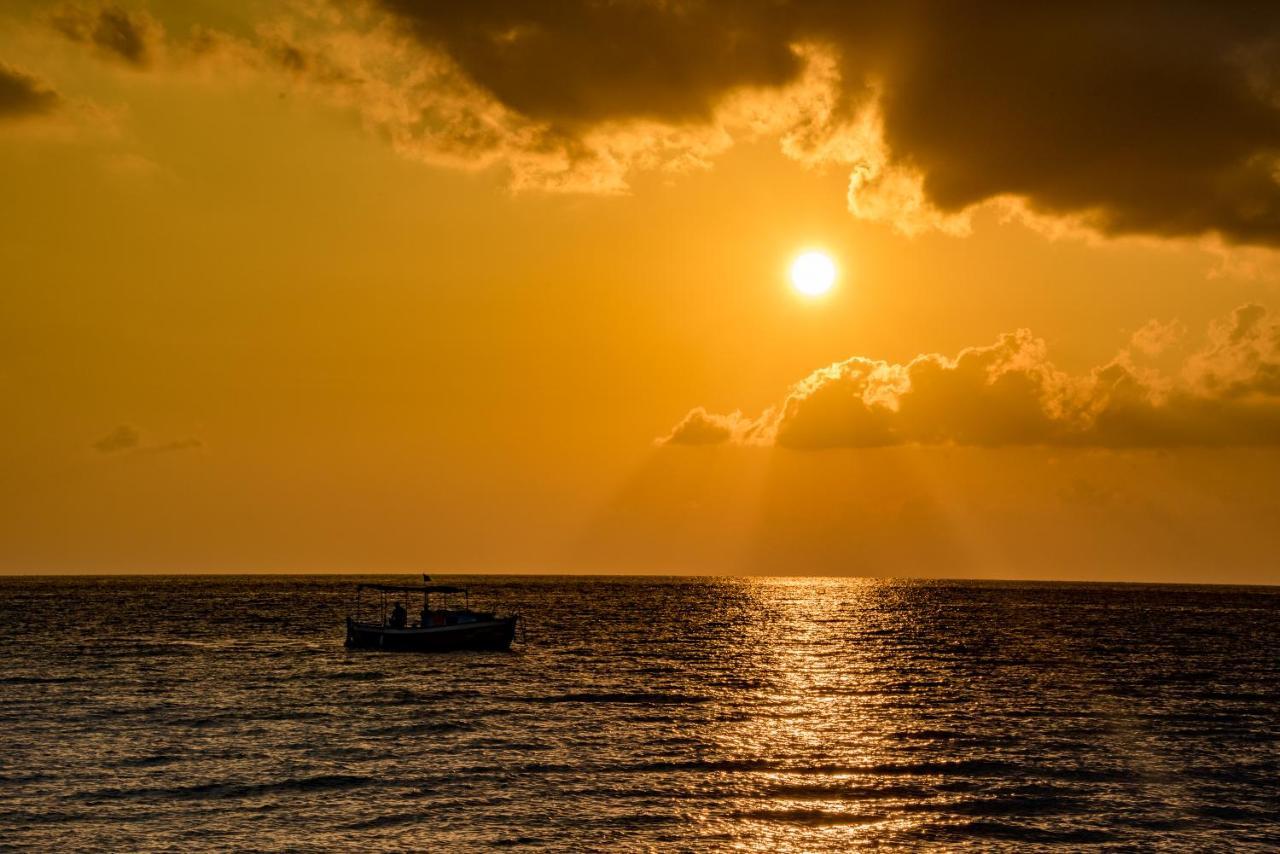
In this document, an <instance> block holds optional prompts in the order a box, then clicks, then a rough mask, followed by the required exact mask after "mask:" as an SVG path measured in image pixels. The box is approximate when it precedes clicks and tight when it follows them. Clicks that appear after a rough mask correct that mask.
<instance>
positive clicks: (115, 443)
mask: <svg viewBox="0 0 1280 854" xmlns="http://www.w3.org/2000/svg"><path fill="white" fill-rule="evenodd" d="M202 447H204V443H203V442H201V441H200V440H199V439H176V440H173V441H169V442H157V443H154V444H146V443H144V442H143V441H142V433H141V432H140V431H139V430H138V429H137V428H136V427H131V426H129V425H128V424H121V425H120V426H119V427H117V428H116V429H114V430H112V431H111V432H110V433H108V434H107V435H105V436H103V437H102V438H101V439H99V440H98V441H96V442H94V443H93V448H94V450H96V451H97V452H98V453H100V454H166V453H171V452H173V451H190V450H196V449H198V448H202Z"/></svg>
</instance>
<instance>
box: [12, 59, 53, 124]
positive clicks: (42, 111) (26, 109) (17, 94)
mask: <svg viewBox="0 0 1280 854" xmlns="http://www.w3.org/2000/svg"><path fill="white" fill-rule="evenodd" d="M61 103H62V98H61V97H60V96H59V95H58V93H57V92H55V91H54V90H53V89H52V88H51V87H50V86H48V85H47V84H46V83H44V82H42V81H41V80H40V79H39V78H37V77H35V76H33V75H31V74H28V73H26V72H25V71H20V70H19V69H17V68H13V67H12V66H9V65H5V64H4V63H3V62H0V121H4V120H6V119H22V118H29V117H32V116H41V115H46V114H48V113H52V112H53V111H54V110H56V109H58V107H59V106H60V105H61Z"/></svg>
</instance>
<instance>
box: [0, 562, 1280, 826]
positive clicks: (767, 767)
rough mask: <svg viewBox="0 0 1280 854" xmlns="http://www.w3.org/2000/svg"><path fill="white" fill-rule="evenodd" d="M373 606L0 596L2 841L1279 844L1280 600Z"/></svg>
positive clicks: (724, 594) (508, 582) (500, 585)
mask: <svg viewBox="0 0 1280 854" xmlns="http://www.w3.org/2000/svg"><path fill="white" fill-rule="evenodd" d="M383 580H391V579H383ZM352 581H353V579H351V578H335V577H323V578H321V577H316V578H296V577H293V578H283V577H275V578H248V577H224V578H126V579H63V580H57V579H7V580H4V579H0V848H5V847H13V848H28V847H30V848H36V847H40V848H51V847H55V846H56V847H62V848H68V849H75V848H97V849H101V848H108V849H115V850H137V849H156V848H183V849H190V848H196V847H204V848H210V849H217V850H226V849H232V848H252V849H258V850H279V849H294V850H296V849H315V848H357V847H359V848H362V849H365V850H388V849H407V848H411V847H419V848H422V847H428V846H458V845H472V846H488V845H497V844H502V845H509V846H524V847H528V848H535V849H538V848H541V849H554V850H574V849H576V850H582V849H602V848H609V849H612V850H629V849H630V850H636V849H638V850H681V849H686V850H687V849H699V850H715V849H721V848H739V849H746V850H761V851H792V850H794V851H821V850H847V849H850V848H857V847H859V846H865V847H868V848H873V847H877V846H878V847H881V848H885V849H895V848H899V849H903V850H908V849H919V848H922V847H930V846H934V847H940V848H948V849H951V848H961V847H974V848H981V849H983V850H992V849H1001V848H1007V849H1018V850H1024V849H1026V848H1028V847H1033V846H1036V845H1041V844H1051V843H1057V844H1058V845H1060V846H1061V847H1063V848H1065V849H1070V850H1078V849H1082V848H1088V847H1091V846H1099V847H1103V848H1110V847H1125V846H1136V847H1140V848H1162V849H1165V850H1169V849H1188V850H1215V849H1220V850H1226V849H1228V848H1233V849H1235V850H1247V849H1255V850H1267V849H1274V848H1275V847H1276V846H1277V845H1280V819H1278V818H1277V816H1280V784H1278V783H1277V780H1280V589H1276V588H1270V589H1265V588H1264V589H1241V588H1191V587H1145V586H1144V587H1130V586H1098V585H1044V584H1036V585H1031V584H980V583H967V582H964V583H956V582H906V581H863V580H840V579H816V580H815V579H773V580H753V579H712V580H706V579H697V580H693V579H675V580H657V579H624V580H601V579H597V580H580V579H561V578H520V579H499V578H487V579H474V580H472V581H471V584H472V589H473V594H474V596H473V598H475V599H480V600H482V602H481V603H480V604H483V601H484V600H487V601H488V602H489V603H491V604H496V605H506V606H508V607H513V608H518V609H519V610H520V611H522V612H523V613H524V614H525V615H526V616H527V622H528V640H529V643H528V645H527V646H525V647H519V646H517V647H516V648H515V650H514V651H513V652H511V653H452V654H444V655H434V656H433V655H422V654H413V653H401V654H388V653H377V652H348V651H346V650H344V649H343V648H342V639H343V630H342V625H341V621H342V615H343V613H344V609H345V607H346V603H347V600H348V598H349V593H350V589H351V583H352Z"/></svg>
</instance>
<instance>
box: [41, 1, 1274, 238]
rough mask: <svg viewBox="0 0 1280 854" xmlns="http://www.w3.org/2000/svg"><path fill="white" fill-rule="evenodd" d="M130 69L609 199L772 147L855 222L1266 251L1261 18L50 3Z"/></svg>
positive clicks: (57, 19) (1149, 9) (1268, 97)
mask: <svg viewBox="0 0 1280 854" xmlns="http://www.w3.org/2000/svg"><path fill="white" fill-rule="evenodd" d="M47 20H48V22H49V23H50V24H51V25H52V27H53V28H54V29H55V30H56V31H58V32H60V33H61V34H62V35H63V36H65V37H67V38H69V39H72V40H73V41H76V42H78V43H81V44H84V45H87V46H89V47H91V49H93V50H94V51H95V52H96V53H98V54H99V55H101V56H105V57H108V58H110V59H112V60H114V61H117V62H120V63H123V64H125V65H127V66H129V67H133V68H138V69H143V68H151V67H156V66H158V65H163V64H164V63H163V58H164V56H165V53H166V50H168V51H169V52H171V53H173V54H174V55H175V56H180V57H185V59H186V60H190V59H191V58H192V57H196V56H206V57H207V56H208V55H211V54H215V53H221V54H223V55H224V56H234V57H235V58H236V60H237V61H239V62H242V63H245V64H248V65H251V66H253V67H255V68H257V69H270V70H271V71H272V72H273V73H277V74H280V75H283V76H284V77H286V78H287V79H289V80H291V81H293V84H294V85H295V86H296V87H297V90H298V91H301V92H306V93H308V94H311V95H314V96H316V97H320V98H324V99H328V100H331V101H333V102H335V103H338V104H342V105H345V106H347V107H349V108H351V109H353V110H356V111H358V112H359V113H360V114H361V115H362V116H363V118H364V120H365V122H366V124H367V125H369V126H370V128H371V129H373V130H375V131H377V132H378V133H380V134H381V135H383V136H385V137H386V138H387V139H389V140H390V142H391V143H392V145H393V146H395V148H396V149H397V150H398V151H400V152H402V153H404V154H406V155H408V156H411V157H416V158H419V159H422V160H425V161H428V162H432V163H438V164H446V165H450V166H456V167H461V168H484V167H488V166H492V165H495V164H500V165H502V166H504V167H505V168H506V169H507V170H509V172H510V175H511V183H512V186H513V187H515V188H517V189H519V188H538V189H544V190H558V191H569V192H591V193H617V192H624V191H625V190H626V189H627V186H628V181H629V179H630V176H631V175H632V174H633V173H634V172H636V171H638V170H663V171H671V172H681V171H688V170H690V169H702V168H707V167H709V165H710V164H711V163H712V161H713V159H714V158H715V156H716V155H718V154H720V153H721V152H723V151H724V150H726V149H727V148H729V147H730V146H732V145H733V144H735V143H736V142H738V141H741V140H744V139H758V138H760V137H762V136H771V137H776V138H777V139H778V140H779V143H780V145H781V148H782V150H783V152H785V153H786V154H787V155H788V156H790V157H793V158H795V159H796V160H799V161H801V162H803V163H805V164H806V165H811V166H823V165H835V166H837V167H839V168H843V169H847V170H848V173H849V176H850V179H849V188H848V205H849V209H850V211H851V212H852V213H853V214H854V215H856V216H858V217H861V218H865V219H871V220H880V221H886V222H890V223H892V224H893V225H895V226H896V227H898V228H899V229H901V230H903V231H907V232H915V231H919V230H922V229H928V228H942V229H948V230H953V231H954V230H963V229H964V227H965V223H966V217H967V215H968V213H969V212H970V211H972V210H973V209H974V208H975V206H979V205H983V204H986V203H995V204H1000V205H1003V206H1006V207H1008V208H1010V209H1013V210H1016V211H1021V212H1023V213H1024V214H1025V216H1027V217H1028V218H1029V219H1031V220H1032V221H1036V222H1041V221H1045V220H1048V221H1050V222H1057V223H1069V224H1070V225H1072V226H1073V227H1074V226H1080V227H1085V228H1088V229H1092V230H1093V231H1095V232H1097V233H1101V234H1104V235H1148V236H1157V237H1179V238H1183V237H1200V236H1210V237H1214V238H1217V239H1221V240H1223V241H1225V242H1227V243H1236V244H1253V245H1260V246H1276V245H1280V184H1278V182H1277V174H1278V172H1280V73H1278V72H1277V70H1276V69H1277V68H1280V63H1278V62H1277V59H1280V6H1274V5H1267V4H1192V3H1162V4H1148V3H1130V2H1118V3H1106V4H1052V5H1049V4H1040V3H1005V2H979V3H963V4H958V3H950V2H945V0H915V2H912V0H908V2H903V3H896V4H883V3H869V2H857V0H851V1H850V2H836V0H678V2H672V0H613V2H604V0H563V2H555V3H545V2H534V0H470V1H469V2H466V3H439V2H429V1H428V0H368V2H365V3H361V4H338V3H336V2H325V0H316V1H315V2H309V3H299V4H290V5H285V6H282V7H280V9H279V10H278V11H277V12H274V13H268V17H267V18H264V19H263V20H260V21H259V22H258V23H257V24H256V27H255V28H254V31H253V33H252V35H243V34H241V35H238V36H230V35H227V34H225V33H216V32H214V31H211V30H208V29H202V28H198V27H197V28H196V29H195V30H193V31H192V35H191V36H190V37H189V38H184V39H174V38H169V37H167V36H166V33H165V32H164V30H163V27H162V26H161V24H160V23H159V22H158V21H157V20H156V19H154V18H153V17H151V16H150V15H149V14H147V13H146V12H145V11H142V10H141V9H139V8H137V7H132V6H130V7H126V6H121V5H116V4H114V3H111V2H106V3H90V4H83V3H81V4H71V5H65V6H62V7H58V8H57V9H56V10H55V11H54V12H53V13H51V14H50V15H48V16H47Z"/></svg>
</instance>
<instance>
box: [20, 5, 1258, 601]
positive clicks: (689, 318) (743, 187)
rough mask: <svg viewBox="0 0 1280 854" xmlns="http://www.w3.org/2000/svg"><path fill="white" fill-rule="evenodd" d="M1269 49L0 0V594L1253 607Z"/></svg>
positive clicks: (744, 12) (687, 15) (1240, 19)
mask: <svg viewBox="0 0 1280 854" xmlns="http://www.w3.org/2000/svg"><path fill="white" fill-rule="evenodd" d="M1277 19H1280V7H1275V8H1270V7H1263V8H1261V9H1260V10H1251V11H1249V12H1240V11H1231V10H1228V9H1227V8H1226V7H1225V6H1224V7H1222V8H1218V7H1216V6H1213V5H1210V4H1178V3H1169V4H1160V5H1154V4H1132V5H1128V4H1095V5H1089V4H1086V5H1085V6H1084V7H1083V9H1079V8H1072V7H1067V6H1063V8H1062V9H1059V10H1050V9H1049V8H1048V7H1044V6H1042V5H1041V4H998V3H991V4H955V3H943V2H938V3H928V2H922V3H904V4H888V5H885V4H866V5H865V7H864V6H862V5H861V4H857V3H835V2H801V0H793V2H772V0H771V1H770V2H763V0H762V2H737V3H735V2H727V0H724V1H723V2H695V0H689V2H680V0H665V2H662V0H615V2H603V0H573V2H565V3H544V2H530V1H529V0H526V2H519V0H475V2H467V3H443V2H442V3H430V2H416V3H415V2H408V0H378V2H369V3H364V4H360V3H355V4H346V3H342V4H339V3H329V2H326V0H300V2H270V1H269V0H226V1H225V2H224V0H218V2H214V0H184V2H178V0H172V2H159V0H153V2H151V3H149V4H146V5H144V4H133V3H124V4H120V5H116V4H114V3H69V4H57V3H27V2H22V0H19V2H16V3H14V2H9V3H6V4H4V7H3V9H2V10H0V309H2V310H0V357H2V358H0V393H3V396H4V399H5V400H6V402H7V406H6V418H5V421H6V425H7V426H6V429H5V431H4V436H5V441H4V442H3V443H2V444H0V510H2V511H3V512H0V571H2V572H7V573H45V572H58V573H62V572H66V573H81V572H85V573H88V572H248V571H264V572H272V571H279V572H301V571H370V572H374V571H376V572H393V571H394V572H417V571H427V572H576V573H592V574H595V573H613V572H627V573H645V574H648V573H654V574H657V573H681V574H710V573H716V574H718V573H768V574H779V575H802V574H823V575H845V574H848V575H911V576H937V577H995V578H1028V579H1030V578H1058V579H1091V580H1130V581H1176V582H1182V581H1192V582H1242V583H1269V584H1275V583H1280V559H1278V558H1277V556H1278V555H1280V494H1278V493H1277V489H1276V484H1277V483H1280V319H1278V316H1277V312H1280V284H1278V283H1280V259H1278V258H1277V255H1276V252H1275V248H1276V247H1278V246H1280V182H1278V180H1277V176H1278V175H1280V73H1278V72H1277V69H1280V46H1278V45H1277V43H1276V41H1275V40H1274V38H1271V37H1270V35H1268V34H1272V33H1275V32H1277V31H1278V30H1277V26H1278V25H1280V20H1277ZM805 251H819V252H821V253H823V254H824V255H825V257H827V258H830V259H831V260H832V261H833V262H834V264H835V266H836V268H837V271H838V274H837V278H836V281H835V284H834V287H833V288H832V289H831V291H830V292H829V293H826V294H823V295H817V296H811V295H806V294H804V293H801V292H799V291H798V290H797V289H796V288H795V287H793V283H792V281H791V280H790V278H789V276H788V269H789V266H790V265H791V263H792V262H793V260H794V259H795V258H796V257H797V256H799V255H800V254H801V253H803V252H805Z"/></svg>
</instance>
